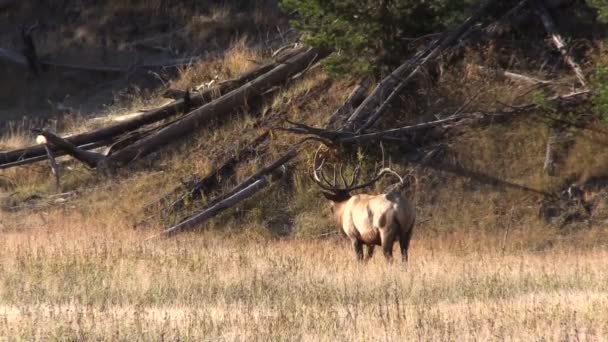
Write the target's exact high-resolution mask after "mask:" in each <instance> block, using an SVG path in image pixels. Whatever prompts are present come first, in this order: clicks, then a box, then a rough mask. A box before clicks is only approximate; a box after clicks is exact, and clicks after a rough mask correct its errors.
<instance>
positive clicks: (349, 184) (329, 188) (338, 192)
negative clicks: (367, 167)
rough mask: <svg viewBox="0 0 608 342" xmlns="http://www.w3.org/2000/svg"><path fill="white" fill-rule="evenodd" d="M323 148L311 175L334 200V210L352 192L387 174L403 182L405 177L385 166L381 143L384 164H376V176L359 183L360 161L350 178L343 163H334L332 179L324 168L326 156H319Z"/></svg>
mask: <svg viewBox="0 0 608 342" xmlns="http://www.w3.org/2000/svg"><path fill="white" fill-rule="evenodd" d="M321 148H322V146H319V148H318V149H317V151H316V152H315V155H314V162H313V163H314V165H313V167H312V170H309V176H310V178H311V179H312V180H313V181H314V182H315V183H316V184H317V185H318V186H319V187H320V188H321V192H322V193H323V196H325V198H327V199H328V200H330V201H331V202H332V211H333V209H334V207H335V205H336V204H339V203H343V202H345V201H348V200H349V199H350V198H351V197H352V195H351V192H353V191H355V190H358V189H363V188H366V187H368V186H370V185H373V184H374V183H376V182H377V181H378V180H380V178H382V176H384V175H385V174H392V175H395V176H397V177H398V178H399V180H400V181H401V183H403V179H402V178H401V176H399V174H398V173H397V172H395V171H393V170H392V169H391V168H389V167H385V160H384V149H383V148H382V145H380V149H381V151H382V164H381V166H380V167H378V166H376V170H375V172H374V173H375V176H373V177H372V178H371V179H369V180H367V181H365V182H363V183H359V176H360V175H361V163H359V164H358V165H357V166H356V167H355V169H354V170H353V173H352V177H350V180H347V177H346V176H344V174H343V172H342V171H343V167H342V164H340V165H339V166H338V167H336V165H332V169H333V175H332V176H331V181H330V179H329V178H328V176H327V175H326V174H325V172H324V170H323V166H324V165H325V158H323V157H320V156H319V152H320V150H321ZM338 177H339V178H338ZM339 183H341V184H339Z"/></svg>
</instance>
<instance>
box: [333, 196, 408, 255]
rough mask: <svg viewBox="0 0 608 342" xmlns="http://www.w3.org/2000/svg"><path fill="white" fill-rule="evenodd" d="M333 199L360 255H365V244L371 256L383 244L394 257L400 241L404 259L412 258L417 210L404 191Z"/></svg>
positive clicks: (337, 218) (336, 213) (336, 215)
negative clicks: (394, 246)
mask: <svg viewBox="0 0 608 342" xmlns="http://www.w3.org/2000/svg"><path fill="white" fill-rule="evenodd" d="M331 203H332V210H333V214H334V218H335V221H336V222H337V223H338V224H339V225H341V226H342V229H343V230H344V233H345V234H346V236H348V237H349V238H350V239H351V241H352V244H353V248H354V250H355V253H356V256H357V259H359V260H361V259H363V245H366V246H367V250H368V255H367V258H370V257H371V256H372V254H373V250H374V246H382V250H383V252H384V256H385V257H386V258H387V259H391V258H392V255H393V244H394V243H395V241H399V245H400V249H401V257H402V260H403V261H407V260H408V248H409V243H410V239H411V237H412V231H413V228H414V222H415V220H416V212H415V209H414V206H413V205H412V203H411V202H410V201H409V200H408V199H407V198H406V197H405V196H404V195H403V194H401V193H399V192H391V193H388V194H382V195H367V194H360V195H354V196H351V197H350V198H348V199H346V200H344V201H340V202H337V201H332V202H331Z"/></svg>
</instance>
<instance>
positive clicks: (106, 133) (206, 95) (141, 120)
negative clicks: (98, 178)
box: [0, 50, 285, 169]
mask: <svg viewBox="0 0 608 342" xmlns="http://www.w3.org/2000/svg"><path fill="white" fill-rule="evenodd" d="M1 52H2V50H0V54H1ZM284 61H285V60H284V59H278V60H277V61H276V62H271V63H268V64H265V65H263V66H261V67H259V68H256V69H254V70H252V71H250V72H248V73H246V74H245V75H243V76H241V77H239V78H237V79H234V80H228V81H225V82H221V83H220V84H219V85H218V86H217V87H216V88H212V89H209V90H206V91H203V92H201V93H199V94H196V95H192V96H191V97H190V102H191V104H192V106H193V107H196V106H201V105H203V104H205V103H207V102H208V101H210V100H211V99H212V98H213V97H214V96H216V95H217V94H218V93H219V94H225V93H228V92H230V91H232V90H234V89H236V88H238V87H240V86H242V85H244V84H246V83H247V82H250V81H252V80H254V79H256V78H258V77H260V76H261V75H263V74H265V73H267V72H268V71H270V70H272V69H274V68H275V67H277V66H279V65H281V63H283V62H284ZM24 63H25V65H27V62H26V61H25V60H24ZM185 107H186V106H185V104H184V101H183V99H181V100H178V101H175V102H172V103H170V104H167V105H165V106H162V107H161V108H158V109H155V110H152V111H149V112H146V113H144V114H142V115H139V116H137V117H135V118H133V119H130V120H127V121H123V122H120V123H117V124H115V125H112V126H108V127H104V128H101V129H98V130H94V131H91V132H86V133H82V134H78V135H74V136H71V137H67V138H65V139H66V140H67V141H69V142H70V143H72V144H74V145H76V146H79V147H80V148H84V146H83V145H87V144H95V143H97V144H96V146H97V147H99V146H105V144H103V143H102V144H99V142H103V141H106V142H107V143H108V144H109V143H111V141H112V139H113V138H115V137H117V136H119V135H122V134H124V133H127V132H130V131H133V130H135V129H138V128H140V127H142V126H145V125H148V124H152V123H155V122H158V121H161V120H164V119H166V118H168V117H171V116H173V115H176V114H179V113H181V112H183V111H184V109H185ZM53 152H54V153H55V156H58V155H61V154H62V152H61V151H57V150H56V149H54V150H53ZM40 157H42V158H40ZM45 158H46V152H45V150H44V147H43V146H42V145H35V146H29V147H26V148H22V149H18V150H13V151H8V152H0V169H5V168H9V167H13V166H18V165H25V164H29V163H31V162H37V161H40V160H44V159H45Z"/></svg>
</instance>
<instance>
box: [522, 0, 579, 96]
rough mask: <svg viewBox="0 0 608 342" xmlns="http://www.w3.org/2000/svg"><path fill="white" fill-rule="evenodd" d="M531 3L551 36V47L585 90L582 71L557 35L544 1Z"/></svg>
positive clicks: (557, 32) (537, 0)
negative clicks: (552, 46) (553, 46)
mask: <svg viewBox="0 0 608 342" xmlns="http://www.w3.org/2000/svg"><path fill="white" fill-rule="evenodd" d="M532 3H533V5H534V9H535V11H536V13H537V14H538V16H539V17H540V19H541V21H542V22H543V25H544V26H545V30H546V31H547V34H549V35H550V36H551V40H552V41H553V45H555V47H556V48H557V50H558V51H559V53H560V54H561V55H562V57H563V58H564V61H566V63H567V64H568V65H569V66H570V68H572V71H574V74H575V75H576V78H577V79H578V81H579V83H580V84H581V85H582V86H583V88H586V87H587V80H585V75H584V74H583V70H582V69H581V67H580V66H579V65H578V63H576V61H575V60H574V57H572V56H571V55H570V52H569V51H568V47H567V45H566V42H565V41H564V39H563V38H562V36H561V35H560V34H559V31H558V30H557V26H556V25H555V22H554V21H553V18H552V17H551V14H549V11H548V10H547V7H545V4H544V1H543V0H534V1H533V2H532Z"/></svg>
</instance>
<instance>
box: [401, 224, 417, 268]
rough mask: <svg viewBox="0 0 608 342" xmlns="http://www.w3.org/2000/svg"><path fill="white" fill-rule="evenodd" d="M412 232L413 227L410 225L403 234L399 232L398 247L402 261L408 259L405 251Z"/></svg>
mask: <svg viewBox="0 0 608 342" xmlns="http://www.w3.org/2000/svg"><path fill="white" fill-rule="evenodd" d="M413 232H414V227H410V229H409V230H408V231H407V233H405V234H401V236H400V237H399V247H400V248H401V260H402V261H403V262H407V261H408V256H407V251H408V249H409V248H410V240H411V239H412V233H413Z"/></svg>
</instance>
